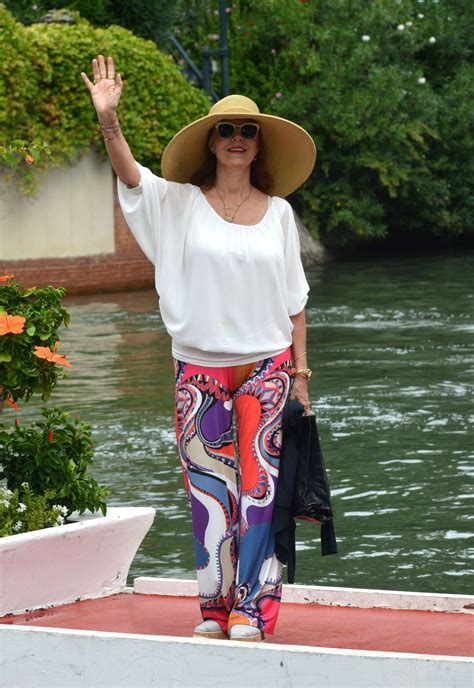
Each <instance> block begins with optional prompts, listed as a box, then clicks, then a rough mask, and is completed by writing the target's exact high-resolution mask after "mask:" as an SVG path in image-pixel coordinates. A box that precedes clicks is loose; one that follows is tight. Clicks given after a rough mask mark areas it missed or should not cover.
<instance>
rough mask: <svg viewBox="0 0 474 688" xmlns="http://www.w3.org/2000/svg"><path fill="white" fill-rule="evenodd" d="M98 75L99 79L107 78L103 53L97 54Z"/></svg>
mask: <svg viewBox="0 0 474 688" xmlns="http://www.w3.org/2000/svg"><path fill="white" fill-rule="evenodd" d="M98 62H99V76H100V78H101V79H107V68H106V66H105V60H104V56H103V55H99V60H98Z"/></svg>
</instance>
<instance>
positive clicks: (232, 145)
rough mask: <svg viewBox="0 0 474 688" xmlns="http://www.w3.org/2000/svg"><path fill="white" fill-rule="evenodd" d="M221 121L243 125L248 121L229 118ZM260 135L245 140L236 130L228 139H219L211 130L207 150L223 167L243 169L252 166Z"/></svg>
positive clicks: (238, 130) (215, 132)
mask: <svg viewBox="0 0 474 688" xmlns="http://www.w3.org/2000/svg"><path fill="white" fill-rule="evenodd" d="M222 121H225V122H233V123H234V124H245V123H247V122H249V121H251V120H249V119H235V118H234V117H231V118H229V119H227V118H225V119H223V120H222ZM259 141H260V134H258V135H257V136H256V137H255V138H254V139H246V138H244V137H243V136H242V134H241V133H240V129H238V128H236V129H235V131H234V135H233V136H232V137H231V138H230V139H221V138H220V136H219V135H218V133H217V131H216V130H215V129H213V132H212V135H211V138H210V139H209V148H210V149H211V152H212V153H214V155H215V156H216V158H217V162H218V163H219V164H220V165H223V166H224V167H231V168H241V167H243V168H245V167H248V166H249V165H251V164H252V162H253V160H254V158H255V156H256V155H257V152H258V146H259Z"/></svg>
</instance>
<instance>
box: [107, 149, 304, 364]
mask: <svg viewBox="0 0 474 688" xmlns="http://www.w3.org/2000/svg"><path fill="white" fill-rule="evenodd" d="M137 166H138V168H139V170H140V173H141V180H140V184H139V185H138V186H136V187H134V188H132V189H129V188H128V187H127V186H126V185H125V184H124V183H123V182H121V181H120V179H118V197H119V202H120V205H121V208H122V211H123V214H124V216H125V219H126V221H127V224H128V226H129V227H130V229H131V231H132V232H133V234H134V236H135V238H136V240H137V242H138V243H139V245H140V247H141V248H142V250H143V252H144V253H145V255H146V256H147V257H148V259H149V260H150V261H151V262H152V263H153V264H154V265H155V285H156V291H157V292H158V295H159V303H160V311H161V316H162V318H163V322H164V324H165V326H166V329H167V330H168V333H169V334H170V336H171V337H172V353H173V356H174V358H176V359H178V360H181V361H187V362H189V363H194V364H198V365H219V366H222V365H224V366H231V365H239V364H243V363H250V362H253V361H257V360H260V359H262V358H267V357H269V356H274V355H276V354H277V353H280V352H282V351H285V349H287V348H288V347H289V346H291V333H292V330H293V325H292V322H291V320H290V316H291V315H296V314H297V313H299V312H300V311H301V310H303V308H304V306H305V304H306V301H307V298H308V291H309V286H308V283H307V281H306V278H305V274H304V270H303V266H302V264H301V258H300V243H299V236H298V230H297V228H296V223H295V219H294V216H293V211H292V209H291V206H290V204H289V203H288V202H287V201H285V200H284V199H283V198H279V197H277V196H273V197H271V198H270V200H269V205H268V210H267V212H266V214H265V216H264V217H263V218H262V220H260V222H258V223H257V224H255V225H250V226H249V225H239V224H237V223H235V222H234V223H230V222H227V221H226V220H224V219H223V218H221V217H220V215H219V214H218V213H216V211H215V210H214V209H213V208H212V206H211V205H210V204H209V202H208V201H207V199H206V197H205V196H204V194H203V193H202V191H201V190H200V189H199V187H197V186H193V185H192V184H178V183H176V182H168V181H166V180H165V179H163V178H161V177H157V176H156V175H154V174H153V173H152V172H151V171H150V170H149V169H147V168H146V167H143V166H142V165H140V164H139V163H137Z"/></svg>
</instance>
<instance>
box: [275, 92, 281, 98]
mask: <svg viewBox="0 0 474 688" xmlns="http://www.w3.org/2000/svg"><path fill="white" fill-rule="evenodd" d="M282 95H283V93H282V92H281V91H277V92H276V93H275V98H281V97H282Z"/></svg>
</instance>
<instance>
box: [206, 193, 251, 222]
mask: <svg viewBox="0 0 474 688" xmlns="http://www.w3.org/2000/svg"><path fill="white" fill-rule="evenodd" d="M214 188H215V190H216V192H217V195H218V196H219V198H220V199H221V201H222V205H223V206H224V220H226V221H227V222H233V221H234V218H235V216H236V215H237V211H238V209H239V208H240V206H241V205H243V204H244V203H245V201H246V200H247V199H248V198H249V196H250V194H251V193H252V189H253V187H252V186H251V187H250V191H249V192H248V194H247V195H246V196H245V198H244V200H243V201H240V203H239V204H238V205H226V204H225V201H224V199H223V198H222V196H221V194H220V191H219V189H218V188H217V186H215V187H214ZM234 208H235V210H234V214H233V215H232V216H231V215H227V210H233V209H234Z"/></svg>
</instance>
